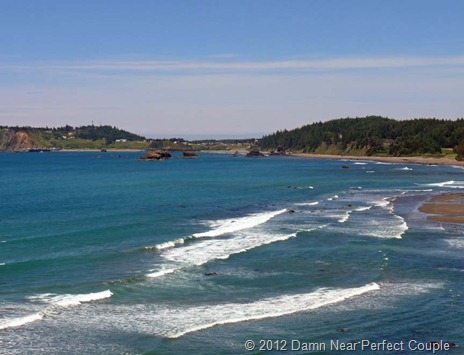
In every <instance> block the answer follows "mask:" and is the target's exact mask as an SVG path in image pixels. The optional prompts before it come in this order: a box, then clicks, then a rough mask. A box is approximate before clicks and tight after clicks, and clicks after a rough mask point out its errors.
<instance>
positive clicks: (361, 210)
mask: <svg viewBox="0 0 464 355" xmlns="http://www.w3.org/2000/svg"><path fill="white" fill-rule="evenodd" d="M371 208H372V206H366V207H358V208H355V209H354V211H355V212H363V211H368V210H370V209H371Z"/></svg>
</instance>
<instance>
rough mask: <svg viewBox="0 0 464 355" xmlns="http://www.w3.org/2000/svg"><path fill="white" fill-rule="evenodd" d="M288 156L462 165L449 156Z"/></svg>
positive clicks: (291, 155) (307, 154)
mask: <svg viewBox="0 0 464 355" xmlns="http://www.w3.org/2000/svg"><path fill="white" fill-rule="evenodd" d="M287 156H289V157H299V158H307V159H328V160H361V161H375V162H381V163H394V164H421V165H451V166H463V167H464V162H463V161H457V160H455V159H449V158H426V157H376V156H369V157H367V156H356V155H331V154H312V153H294V154H289V155H287Z"/></svg>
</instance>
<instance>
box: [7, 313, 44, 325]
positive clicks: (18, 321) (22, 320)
mask: <svg viewBox="0 0 464 355" xmlns="http://www.w3.org/2000/svg"><path fill="white" fill-rule="evenodd" d="M43 316H44V315H43V313H41V312H38V313H33V314H30V315H28V316H24V317H17V318H12V319H7V320H6V321H5V320H4V321H3V322H2V323H0V329H7V328H17V327H21V326H23V325H25V324H28V323H32V322H35V321H37V320H40V319H42V318H43Z"/></svg>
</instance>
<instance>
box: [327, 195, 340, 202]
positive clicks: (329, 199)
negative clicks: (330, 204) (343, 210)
mask: <svg viewBox="0 0 464 355" xmlns="http://www.w3.org/2000/svg"><path fill="white" fill-rule="evenodd" d="M337 198H338V195H333V196H332V197H329V198H328V199H327V201H333V200H336V199H337Z"/></svg>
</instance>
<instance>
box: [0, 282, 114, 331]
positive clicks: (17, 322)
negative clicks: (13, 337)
mask: <svg viewBox="0 0 464 355" xmlns="http://www.w3.org/2000/svg"><path fill="white" fill-rule="evenodd" d="M112 295H113V293H112V292H111V291H110V290H106V291H102V292H95V293H86V294H77V295H69V294H65V295H57V294H55V293H44V294H39V295H34V296H30V297H27V299H29V300H31V301H39V302H44V303H47V304H49V306H48V307H47V308H45V309H44V310H43V311H41V312H37V313H33V314H30V315H28V316H24V317H18V318H13V319H10V320H7V321H5V322H3V323H0V329H6V328H15V327H21V326H23V325H25V324H28V323H31V322H35V321H37V320H41V319H42V318H43V317H44V316H46V315H47V314H48V313H52V311H53V310H56V308H57V307H69V306H78V305H80V304H81V303H85V302H92V301H96V300H101V299H104V298H109V297H111V296H112Z"/></svg>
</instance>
